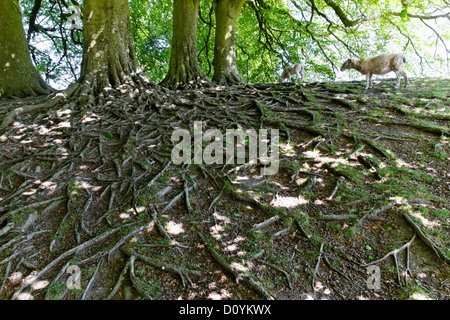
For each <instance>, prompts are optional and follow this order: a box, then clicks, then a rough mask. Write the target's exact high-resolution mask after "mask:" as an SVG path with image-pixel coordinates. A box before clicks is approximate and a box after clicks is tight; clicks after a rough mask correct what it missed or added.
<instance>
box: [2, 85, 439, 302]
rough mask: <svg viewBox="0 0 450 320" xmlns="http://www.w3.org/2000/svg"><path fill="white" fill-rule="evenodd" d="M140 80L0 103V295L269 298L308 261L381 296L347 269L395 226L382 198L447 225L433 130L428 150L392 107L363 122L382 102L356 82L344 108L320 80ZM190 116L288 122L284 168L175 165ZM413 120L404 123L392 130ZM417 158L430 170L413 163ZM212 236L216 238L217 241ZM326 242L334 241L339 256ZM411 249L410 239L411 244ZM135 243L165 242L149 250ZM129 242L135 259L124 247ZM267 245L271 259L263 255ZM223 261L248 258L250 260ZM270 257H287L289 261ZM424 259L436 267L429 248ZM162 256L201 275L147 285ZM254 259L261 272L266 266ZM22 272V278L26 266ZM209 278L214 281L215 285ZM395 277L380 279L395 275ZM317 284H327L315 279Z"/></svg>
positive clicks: (255, 124) (181, 273)
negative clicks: (0, 121) (189, 85)
mask: <svg viewBox="0 0 450 320" xmlns="http://www.w3.org/2000/svg"><path fill="white" fill-rule="evenodd" d="M139 86H140V85H137V86H135V87H133V86H132V85H129V86H128V85H124V86H122V87H120V88H118V89H117V90H111V89H107V90H105V91H104V92H103V93H102V94H100V95H99V96H97V97H94V96H92V95H91V92H90V91H89V90H88V89H89V88H87V87H82V86H75V87H74V88H72V89H73V90H74V91H73V93H72V95H69V93H67V92H63V93H59V96H58V94H54V95H52V96H50V97H49V100H47V101H46V102H44V103H43V104H42V106H41V107H39V108H36V109H29V110H28V111H26V109H22V111H20V112H19V111H17V113H14V112H12V113H9V116H8V117H6V116H7V114H8V112H9V111H10V110H11V107H8V108H5V109H3V113H2V109H0V115H2V116H3V115H4V116H5V118H4V119H5V120H4V121H6V122H9V124H8V125H6V126H5V127H3V129H1V130H2V132H1V136H0V170H1V172H0V284H2V288H1V291H0V296H1V297H5V298H8V299H9V298H11V297H14V298H20V297H21V294H22V293H27V294H29V295H30V296H31V295H33V296H34V297H36V298H38V299H42V298H48V299H95V298H100V299H106V298H110V299H121V298H123V299H130V298H133V293H134V294H137V295H139V296H141V297H143V298H146V299H153V298H160V294H161V296H163V297H170V298H174V297H180V296H182V297H186V296H187V295H189V294H191V293H192V292H194V291H196V290H197V288H199V287H201V289H200V290H198V292H196V294H197V293H198V294H199V296H198V297H201V298H206V297H208V296H207V295H208V294H210V293H212V291H214V294H218V292H219V289H220V294H221V295H224V298H225V297H232V298H236V297H242V296H243V297H245V298H251V299H254V298H263V299H273V298H274V297H275V295H274V293H275V292H276V293H277V295H278V293H280V296H279V297H289V298H293V299H298V298H304V295H302V294H305V292H303V291H305V288H308V289H307V290H306V291H307V292H310V289H309V288H310V287H311V282H310V281H311V278H305V277H304V276H303V275H304V274H313V286H315V285H316V284H317V282H316V283H314V281H315V280H316V279H317V277H319V276H320V277H321V278H320V280H321V283H322V285H324V286H327V289H328V288H332V289H333V291H332V293H331V295H330V297H332V298H334V299H340V298H344V296H345V298H349V299H355V298H356V296H358V295H363V296H366V295H367V296H370V297H371V298H379V297H377V296H376V295H374V294H373V293H372V292H368V291H367V290H366V289H367V288H365V287H364V286H359V285H358V284H357V283H361V282H364V281H365V279H364V277H363V276H361V275H360V274H359V273H358V272H359V271H358V272H356V273H353V271H354V270H356V269H358V268H360V266H361V264H362V263H361V260H362V257H363V253H364V252H361V242H364V243H369V244H370V246H371V247H375V246H377V245H378V242H377V239H378V238H377V236H381V235H382V232H385V230H386V228H387V227H392V226H391V225H389V223H391V222H393V223H394V225H395V224H397V225H398V220H397V219H398V217H399V215H387V214H386V213H388V212H390V211H391V210H392V209H395V208H397V207H400V206H404V205H406V204H409V205H411V206H415V205H421V206H426V207H427V208H426V209H427V210H430V212H433V211H432V210H435V209H436V210H437V209H441V211H440V214H441V217H438V215H435V214H434V212H433V214H430V215H429V216H427V219H429V220H430V219H431V220H436V221H439V223H437V224H436V225H437V226H438V228H440V229H439V231H440V232H443V233H444V234H446V233H445V232H446V229H443V228H442V227H440V226H441V225H442V222H443V221H444V219H445V214H446V210H448V205H447V204H446V202H445V200H446V199H447V197H448V191H447V190H448V184H445V182H443V180H442V177H443V176H445V170H446V169H445V167H444V165H443V164H442V163H441V162H442V159H443V156H444V157H445V156H446V151H447V150H446V148H445V147H442V146H443V145H445V141H444V140H443V139H442V138H441V135H439V133H438V132H437V131H436V132H435V133H433V134H429V135H427V137H426V140H425V141H426V142H427V144H423V143H422V144H421V145H420V147H421V148H422V149H420V148H419V147H417V145H419V144H420V141H417V140H416V139H403V138H397V136H395V135H396V134H398V132H397V131H394V130H392V131H389V130H390V129H393V128H394V125H392V124H389V123H386V121H384V122H383V121H381V122H383V123H381V124H387V125H380V126H377V127H373V128H368V126H370V124H371V123H373V120H372V118H377V116H376V115H375V116H374V115H372V114H371V115H370V116H369V111H370V108H371V105H370V104H369V103H367V102H365V100H362V99H361V100H358V99H357V98H356V97H351V96H350V95H353V94H355V93H352V92H351V91H349V92H347V93H346V94H348V95H349V96H347V97H346V99H348V101H351V100H353V98H354V99H356V100H358V107H356V104H355V105H352V106H351V107H352V108H353V109H351V111H350V112H349V111H348V109H349V107H348V106H347V107H346V106H345V105H342V103H341V101H335V100H330V99H329V97H330V95H329V93H327V91H326V87H324V86H322V85H320V84H302V85H301V86H298V85H293V84H282V85H279V84H254V85H245V86H232V87H214V88H206V89H200V90H185V91H170V90H161V92H159V91H158V94H159V96H158V95H155V94H154V93H155V91H153V90H151V89H148V88H144V87H142V88H139ZM334 90H337V89H336V88H334ZM357 94H359V91H358V92H357ZM63 95H66V96H65V97H63ZM0 103H1V101H0ZM365 103H367V104H366V105H365V107H366V108H364V110H362V109H361V110H360V108H359V106H360V105H363V104H365ZM27 104H28V102H27ZM30 104H31V103H30ZM377 107H379V106H378V104H377ZM6 110H7V111H6ZM23 110H25V111H23ZM377 112H379V111H377ZM394 116H395V117H400V115H399V114H398V113H395V114H394ZM370 117H371V119H366V118H370ZM344 120H345V121H344ZM427 120H429V119H427ZM196 121H201V122H202V127H203V128H202V129H203V131H206V130H208V129H210V128H214V129H218V130H219V131H220V132H221V133H223V134H224V133H225V132H226V130H227V129H237V128H240V129H244V131H245V130H247V129H250V128H252V129H255V130H256V131H258V130H259V129H262V128H267V127H273V128H279V129H280V141H281V144H282V150H281V153H280V157H281V159H280V170H279V172H278V173H277V174H275V175H273V176H266V177H264V178H262V179H261V177H260V176H259V174H260V171H259V169H260V167H261V164H260V163H256V164H255V163H245V164H241V163H238V164H235V163H231V162H230V163H226V164H223V162H222V163H213V164H207V165H206V164H194V165H183V166H176V165H174V164H173V163H172V162H171V151H170V150H171V149H172V148H173V146H174V144H175V142H173V141H172V140H171V133H172V132H173V130H174V129H175V128H182V129H187V130H188V131H189V132H190V133H191V135H192V133H193V123H194V122H196ZM431 121H434V120H430V122H431ZM12 122H16V124H17V125H14V126H11V123H12ZM397 122H402V123H403V119H402V120H401V121H400V120H398V121H397ZM436 122H437V123H439V122H438V120H436ZM439 124H440V126H442V123H439ZM377 125H378V123H377ZM372 129H373V130H372ZM405 129H407V127H406V126H403V125H402V126H401V128H400V129H398V130H405ZM417 129H419V130H421V129H420V128H417ZM374 131H375V132H374ZM444 131H445V130H444ZM424 132H425V131H424ZM403 133H404V132H403ZM441 133H442V132H441ZM374 136H376V137H377V138H375V139H373V137H374ZM399 136H400V137H405V136H406V135H405V134H402V132H400V134H399ZM223 137H225V134H224V136H223ZM246 143H247V142H246ZM403 145H405V146H403ZM246 146H247V144H246ZM202 150H203V149H202ZM390 150H393V151H395V153H396V154H395V155H394V153H392V152H391V151H390ZM363 151H364V152H363ZM438 152H439V154H437V153H438ZM416 153H417V154H419V153H420V154H421V155H422V156H423V157H424V158H426V161H427V162H426V166H425V164H424V163H425V162H424V161H425V160H422V161H423V162H422V163H419V162H417V161H416V162H414V161H413V160H411V159H413V158H414V156H415V154H416ZM246 156H248V150H247V149H246ZM246 159H247V158H246ZM259 160H260V159H259V158H258V161H259ZM335 164H336V166H335ZM421 166H423V167H427V171H426V172H425V171H424V170H421V169H420V168H421ZM406 168H407V170H403V169H406ZM400 169H401V170H400ZM409 172H412V173H418V172H420V174H423V175H425V174H426V175H429V177H428V176H426V177H425V178H424V179H422V178H416V177H417V176H413V175H411V177H405V176H404V175H405V173H406V174H408V173H409ZM431 177H432V178H431ZM408 178H409V179H410V180H411V181H410V182H408V181H405V180H407V179H408ZM439 179H441V180H439ZM430 181H433V183H431V182H430ZM384 186H386V188H383V187H384ZM390 187H392V189H390ZM405 188H411V190H409V189H408V190H405ZM423 190H427V192H428V193H426V194H424V191H423ZM406 191H407V192H406ZM361 192H362V193H363V194H362V195H361ZM405 194H408V195H409V196H408V197H410V199H405V197H406V196H405ZM397 195H400V196H401V197H399V198H398V199H397V197H396V196H397ZM423 197H426V198H427V199H429V198H430V199H432V198H434V199H438V200H439V201H433V200H424V199H423ZM386 198H388V199H389V200H388V201H387V202H381V201H382V200H384V199H386ZM275 200H276V201H275ZM440 200H443V201H440ZM371 208H372V209H371ZM402 209H403V208H402ZM424 209H425V208H424ZM395 212H397V210H395ZM437 213H438V212H437ZM382 215H383V216H382ZM385 215H386V216H387V217H386V218H385ZM403 217H404V219H405V220H406V221H407V223H408V224H409V225H410V226H411V227H412V228H413V229H414V230H415V232H416V234H417V235H418V236H419V237H420V238H421V239H422V240H423V241H424V243H426V244H427V245H428V246H429V247H430V248H431V249H432V250H433V252H434V253H435V254H436V255H438V256H440V257H441V258H442V259H443V260H445V261H446V262H448V258H446V254H447V253H446V250H445V249H442V248H439V247H438V246H437V245H436V243H438V242H437V241H436V240H435V239H434V238H433V236H432V235H430V236H428V235H427V234H428V233H426V232H425V231H424V230H423V229H424V228H425V226H421V227H419V226H418V225H417V224H416V223H415V222H414V221H413V220H412V219H410V217H409V216H407V215H405V214H403ZM408 218H409V219H408ZM400 219H401V218H400ZM324 221H337V222H338V223H326V222H324ZM370 221H377V222H375V223H369V222H370ZM166 222H167V223H168V224H167V225H166V224H165V223H166ZM433 222H434V221H433ZM169 226H170V227H172V226H173V227H174V229H169ZM324 227H325V228H324ZM257 230H264V232H255V231H257ZM374 230H375V231H377V232H374ZM198 232H199V234H197V233H198ZM399 232H400V231H399ZM286 234H288V235H289V236H285V235H286ZM374 234H375V236H374ZM203 235H204V236H203ZM202 236H203V238H202ZM212 237H214V239H217V242H218V244H219V245H220V246H222V247H221V249H223V251H220V250H218V249H217V248H216V247H215V246H213V245H211V242H210V241H209V240H208V239H212ZM155 238H157V239H158V240H157V241H156V242H155V241H154V240H155ZM199 238H200V239H201V241H202V242H203V243H204V244H205V248H206V249H207V251H208V253H209V254H210V255H211V256H212V257H213V260H214V261H216V262H217V263H218V264H219V265H220V268H221V269H222V270H223V271H224V272H226V273H229V274H230V275H231V276H232V278H234V279H235V280H241V282H242V281H243V282H245V283H246V284H247V286H244V287H245V289H244V290H242V286H236V285H234V284H230V283H227V282H228V281H229V279H228V278H227V279H226V280H225V282H224V283H223V286H224V287H223V288H222V287H220V286H221V285H222V282H221V280H219V278H218V277H220V276H221V275H220V274H221V273H220V272H216V271H217V266H215V265H214V264H211V263H208V261H206V262H205V261H202V258H203V257H204V252H203V251H202V249H201V248H200V247H199V241H198V239H199ZM439 241H443V242H444V243H445V241H447V240H446V238H445V237H444V238H443V240H442V239H439ZM180 243H182V244H183V245H181V244H180ZM324 243H325V244H326V246H327V248H333V249H332V250H333V255H334V254H336V260H335V261H332V262H333V264H331V263H330V261H328V257H329V254H326V253H324V248H325V245H324ZM319 244H322V245H321V248H320V252H319V260H317V252H318V250H319ZM362 247H364V246H362ZM132 248H135V249H132ZM402 248H403V247H402ZM404 249H405V250H408V252H409V249H410V246H409V245H408V246H407V247H404ZM140 250H152V251H155V252H158V253H155V255H152V258H149V257H147V256H146V255H144V254H142V252H141V251H140ZM196 250H197V251H196ZM326 251H328V249H327V250H326ZM398 253H400V251H397V252H396V253H395V254H394V253H391V256H394V258H395V257H396V256H397V255H398ZM122 254H125V256H126V258H127V259H125V260H120V259H116V258H117V257H119V256H120V257H121V256H123V255H122ZM262 254H265V255H266V256H267V257H268V258H267V259H264V260H258V259H259V258H261V255H262ZM159 255H161V256H159ZM155 257H157V258H155ZM159 257H161V258H159ZM167 257H172V258H173V257H175V258H173V259H174V260H175V262H170V263H167V262H165V261H166V260H165V259H167ZM199 257H200V258H199ZM229 257H230V259H231V260H229V259H228V258H229ZM312 257H314V259H312ZM172 258H171V259H172ZM414 258H416V257H411V260H412V261H414ZM163 259H164V260H163ZM179 259H182V261H181V262H182V263H183V264H184V263H189V265H192V266H195V267H194V268H193V269H195V268H197V266H201V267H200V268H202V269H200V270H201V271H202V272H201V273H200V271H197V270H192V269H186V268H185V267H180V265H179V264H178V263H180V261H179ZM184 259H186V260H184ZM272 259H273V260H272ZM277 259H279V260H277ZM383 259H384V258H383ZM386 259H387V258H386ZM138 260H139V261H140V262H139V263H136V264H135V262H136V261H138ZM330 260H331V259H330ZM163 261H164V262H163ZM229 261H239V263H238V264H239V266H240V267H241V268H239V267H236V268H235V264H233V263H230V262H229ZM274 261H283V264H282V266H283V267H282V268H280V267H278V266H279V265H281V264H278V263H274ZM69 262H70V264H68V263H69ZM241 262H242V263H241ZM322 262H324V263H325V264H326V266H327V268H328V269H329V270H331V271H333V272H330V273H329V274H327V275H326V277H325V276H323V274H320V275H319V270H320V268H321V265H322ZM338 262H340V263H343V264H345V266H343V267H342V268H341V265H339V264H336V263H338ZM191 263H192V264H191ZM280 263H281V262H280ZM429 263H430V264H433V267H436V266H437V262H436V261H430V262H429ZM72 264H76V265H78V266H80V267H81V268H82V270H83V271H84V272H86V275H85V273H83V283H82V289H83V290H82V291H81V290H80V291H73V290H70V289H68V288H66V287H65V283H64V280H65V277H67V275H66V274H67V273H66V271H67V268H68V267H69V266H70V265H72ZM143 264H150V265H152V266H154V267H155V268H157V269H158V270H157V271H155V270H153V269H152V268H148V269H145V268H142V265H143ZM238 264H236V266H237V265H238ZM262 264H266V265H267V266H268V268H265V267H264V266H262ZM338 265H339V267H337V266H338ZM411 266H416V264H411ZM242 267H243V268H242ZM247 267H248V268H252V269H251V270H252V275H250V273H249V272H248V271H247V270H246V269H245V268H247ZM438 267H439V266H438ZM438 267H436V268H438ZM135 268H138V269H137V270H136V273H135ZM162 268H164V271H169V273H170V274H174V275H175V276H177V277H179V279H180V283H181V284H183V285H184V286H187V284H189V283H190V284H192V281H193V280H194V279H193V277H198V276H200V274H201V281H198V283H196V284H195V285H194V286H191V287H189V286H187V288H186V289H184V286H181V285H180V286H176V288H174V289H171V290H168V291H165V292H161V291H159V292H158V293H155V292H151V289H150V287H151V286H150V285H149V284H148V283H145V281H144V280H143V279H150V278H151V279H152V280H153V279H155V285H158V284H159V288H161V287H162V285H161V283H167V278H168V277H171V275H169V274H168V273H166V272H160V271H161V269H162ZM203 268H204V269H203ZM253 268H255V269H253ZM258 268H259V269H258ZM261 268H263V269H264V271H263V274H264V279H262V278H261V276H260V274H259V273H257V272H258V271H259V270H263V269H261ZM272 269H273V270H272ZM149 270H150V271H149ZM358 270H359V269H358ZM410 271H411V272H413V271H415V270H410ZM279 273H281V274H282V275H281V277H280V274H279ZM19 274H23V275H24V277H25V278H23V279H17V275H19ZM442 274H445V272H443V273H442ZM55 275H56V276H55ZM386 276H387V277H391V275H386ZM257 277H258V278H259V279H261V282H259V281H257V280H256V279H257ZM283 277H284V278H285V279H286V281H284V280H283V279H284V278H283ZM336 277H337V278H338V279H339V278H343V279H345V280H346V281H339V282H338V281H335V280H336ZM191 278H192V279H191ZM280 278H281V279H282V281H280ZM394 278H395V275H394ZM349 279H352V281H349ZM40 280H45V281H48V283H49V285H48V287H47V288H44V289H43V290H40V289H35V286H36V284H39V283H40ZM106 280H108V282H107V284H106V282H105V281H106ZM171 280H173V279H171ZM427 280H430V281H433V280H434V278H433V279H432V278H431V277H430V278H427ZM208 281H211V283H214V285H217V289H216V288H214V289H210V288H209V287H208V285H209V283H208ZM394 283H395V281H394V282H392V281H391V282H389V289H388V290H385V291H383V293H386V294H388V295H389V294H390V293H391V292H394V291H395V290H394V289H398V285H397V284H394ZM211 287H212V286H211ZM99 288H101V292H100V291H99V290H98V289H99ZM105 288H108V289H105ZM435 288H436V287H435ZM111 289H113V290H112V291H111ZM222 289H223V290H222ZM247 289H250V290H247ZM316 289H317V287H316ZM302 290H303V291H302ZM441 290H442V289H438V291H439V292H440V291H441ZM169 291H170V292H169ZM200 292H201V293H200ZM228 293H229V295H228ZM314 293H315V295H316V296H317V297H319V295H320V294H321V291H320V290H316V291H315V292H314ZM443 294H444V293H443ZM175 295H176V296H175ZM440 297H443V295H440ZM208 298H209V297H208Z"/></svg>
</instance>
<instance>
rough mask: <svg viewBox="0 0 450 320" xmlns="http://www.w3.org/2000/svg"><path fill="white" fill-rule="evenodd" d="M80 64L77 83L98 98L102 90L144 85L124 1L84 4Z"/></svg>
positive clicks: (125, 1)
mask: <svg viewBox="0 0 450 320" xmlns="http://www.w3.org/2000/svg"><path fill="white" fill-rule="evenodd" d="M83 34H84V39H83V61H82V65H81V75H80V79H79V81H78V83H80V84H82V85H83V86H84V87H85V88H88V90H89V91H90V92H88V93H90V94H94V95H97V94H99V93H101V92H102V90H103V89H104V88H107V87H112V88H115V87H117V86H120V85H122V84H131V85H136V84H145V83H148V82H149V81H148V79H147V78H146V76H145V75H144V73H143V71H142V70H141V68H140V67H139V63H138V60H137V57H136V54H135V51H134V47H133V38H132V32H131V20H130V9H129V6H128V1H127V0H101V1H98V0H85V1H84V5H83Z"/></svg>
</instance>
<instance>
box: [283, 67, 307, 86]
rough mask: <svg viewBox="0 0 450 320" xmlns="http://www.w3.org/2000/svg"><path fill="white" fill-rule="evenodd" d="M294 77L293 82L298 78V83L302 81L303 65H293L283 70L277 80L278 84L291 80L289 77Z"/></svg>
mask: <svg viewBox="0 0 450 320" xmlns="http://www.w3.org/2000/svg"><path fill="white" fill-rule="evenodd" d="M294 75H295V80H298V78H300V82H302V81H303V65H302V64H301V63H296V64H293V65H291V66H289V67H287V68H286V69H284V71H283V73H282V74H281V77H280V79H279V81H280V83H283V82H285V81H286V80H291V77H292V76H294Z"/></svg>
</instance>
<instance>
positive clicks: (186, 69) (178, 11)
mask: <svg viewBox="0 0 450 320" xmlns="http://www.w3.org/2000/svg"><path fill="white" fill-rule="evenodd" d="M200 2H201V0H174V2H173V26H172V28H173V38H172V47H171V54H170V62H169V71H168V72H167V75H166V77H165V78H164V79H163V81H162V82H161V85H163V86H166V87H168V88H171V89H177V88H186V87H199V86H203V85H207V84H210V80H209V79H208V77H207V76H206V75H205V74H204V73H203V71H202V70H201V68H200V65H199V63H198V60H197V47H196V39H197V20H198V11H199V7H200Z"/></svg>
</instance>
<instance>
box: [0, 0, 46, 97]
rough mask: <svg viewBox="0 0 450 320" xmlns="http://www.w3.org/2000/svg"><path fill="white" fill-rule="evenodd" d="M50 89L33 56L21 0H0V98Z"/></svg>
mask: <svg viewBox="0 0 450 320" xmlns="http://www.w3.org/2000/svg"><path fill="white" fill-rule="evenodd" d="M51 91H52V89H51V88H50V87H49V86H48V85H47V84H46V83H45V81H44V80H43V79H42V78H41V76H40V75H39V74H38V72H37V71H36V68H35V67H34V65H33V62H32V60H31V57H30V52H29V49H28V43H27V40H26V38H25V31H24V29H23V25H22V14H21V12H20V7H19V2H18V0H0V98H1V97H12V96H15V97H19V98H23V97H27V96H36V95H42V94H48V93H50V92H51Z"/></svg>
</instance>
